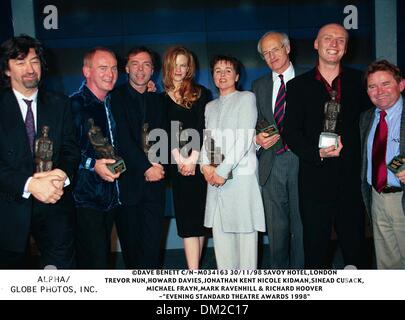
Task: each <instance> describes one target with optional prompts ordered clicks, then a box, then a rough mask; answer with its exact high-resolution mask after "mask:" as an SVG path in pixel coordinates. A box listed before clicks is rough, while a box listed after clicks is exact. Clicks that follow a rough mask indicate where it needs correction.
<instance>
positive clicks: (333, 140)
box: [318, 132, 338, 149]
mask: <svg viewBox="0 0 405 320" xmlns="http://www.w3.org/2000/svg"><path fill="white" fill-rule="evenodd" d="M330 146H335V148H337V147H338V135H337V134H336V133H332V132H322V133H321V135H320V136H319V145H318V147H319V148H321V149H323V148H328V147H330Z"/></svg>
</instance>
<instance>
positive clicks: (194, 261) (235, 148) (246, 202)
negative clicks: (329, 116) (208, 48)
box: [0, 24, 405, 269]
mask: <svg viewBox="0 0 405 320" xmlns="http://www.w3.org/2000/svg"><path fill="white" fill-rule="evenodd" d="M347 45H348V33H347V31H346V30H345V29H344V28H343V27H342V26H340V25H338V24H328V25H325V26H323V27H322V28H321V29H320V30H319V32H318V35H317V37H316V39H315V41H314V48H315V49H316V50H317V51H318V62H317V65H316V67H315V68H314V69H312V70H310V71H309V72H306V73H302V72H300V70H297V69H294V66H293V65H292V63H291V61H290V59H289V53H290V51H291V46H290V42H289V39H288V36H287V35H286V34H284V33H281V32H275V31H271V32H268V33H266V34H264V35H263V37H262V38H261V39H260V40H259V42H258V52H259V54H260V55H261V56H262V58H263V59H264V61H265V62H266V64H267V65H268V67H269V68H270V69H271V72H270V73H269V74H267V75H265V76H263V77H262V78H260V79H258V80H256V81H254V82H253V86H252V91H253V92H249V91H239V90H238V81H239V79H240V76H241V63H240V62H239V61H238V60H237V59H236V58H235V57H232V56H227V55H218V56H215V57H214V58H213V59H212V60H211V64H210V69H211V74H212V77H213V81H214V83H215V86H216V87H217V89H218V92H219V97H218V98H217V99H215V100H212V101H210V100H211V94H210V92H209V91H208V90H207V89H206V88H204V87H203V86H201V85H199V84H197V83H196V82H195V73H196V62H195V60H194V59H195V57H194V56H193V54H192V53H191V52H190V51H189V50H188V49H186V48H185V47H182V46H174V47H170V48H169V49H168V50H167V51H166V53H165V54H164V57H163V66H162V70H163V77H162V78H163V86H164V91H165V92H164V93H157V92H156V88H155V85H154V83H153V82H151V81H150V79H151V77H152V75H153V72H154V69H155V66H156V55H155V54H154V53H153V52H152V51H151V50H150V49H148V48H146V47H136V48H133V49H131V50H130V51H129V52H128V55H127V56H126V62H125V71H126V73H127V74H128V82H127V83H125V84H123V85H121V86H119V87H117V88H115V84H116V81H117V79H118V66H117V58H116V56H115V53H114V52H113V51H111V50H110V49H108V48H104V47H97V48H94V49H92V50H90V51H89V52H87V53H86V54H85V56H84V59H83V69H82V70H83V75H84V77H85V81H84V82H83V84H82V86H81V87H80V89H79V90H78V91H77V92H76V93H74V94H73V95H72V96H71V97H70V98H69V99H68V98H66V97H64V96H62V95H57V94H54V93H50V92H47V91H46V90H44V89H43V88H42V87H41V86H40V81H41V74H42V71H43V70H44V67H45V60H44V57H43V49H42V47H41V45H40V43H39V42H38V41H37V40H35V39H33V38H30V37H28V36H20V37H14V38H12V39H10V40H7V41H6V42H4V43H3V44H2V45H1V54H0V59H1V61H0V66H1V70H0V71H1V75H0V76H1V80H2V87H3V89H2V91H1V93H0V108H2V109H3V113H2V114H3V115H4V117H3V118H2V121H1V122H0V128H1V132H2V135H1V138H0V164H1V167H2V170H1V171H0V220H1V223H0V268H21V267H22V265H23V262H24V256H25V254H24V253H25V251H26V248H27V242H28V240H29V235H30V234H32V235H33V237H34V238H35V241H36V243H37V245H38V248H39V251H40V256H41V264H42V265H43V266H46V265H55V266H56V267H57V268H75V267H77V268H81V269H93V268H94V269H106V268H108V267H109V252H110V241H111V231H112V227H113V224H114V223H115V224H116V227H117V233H118V236H119V239H120V244H121V248H122V253H123V258H124V262H125V266H126V267H127V268H131V269H136V268H150V269H151V268H159V267H161V257H160V247H161V241H162V239H161V238H162V225H163V217H164V208H165V180H166V178H168V177H170V181H171V184H172V190H173V200H174V208H175V216H176V224H177V230H178V234H179V236H180V237H181V238H183V242H184V250H185V256H186V261H187V267H188V268H190V269H197V268H199V266H200V260H201V255H202V250H203V246H204V241H205V237H206V235H207V231H208V229H207V228H212V234H213V240H214V249H215V257H216V262H217V267H218V268H219V269H255V268H257V261H258V232H264V231H265V230H266V229H267V234H268V238H269V247H270V267H271V268H304V267H305V268H329V267H331V265H330V263H329V259H328V252H329V243H330V241H329V240H330V238H331V233H332V230H333V229H334V230H335V231H336V234H337V237H338V241H339V245H340V248H341V250H342V254H343V259H344V263H345V264H346V265H355V266H356V267H358V268H364V267H367V266H368V265H367V257H366V248H365V236H364V221H365V219H364V209H363V208H364V205H363V202H362V199H361V191H362V190H363V193H364V195H365V203H366V207H367V208H368V209H369V211H368V212H369V213H370V216H372V217H373V229H374V236H375V243H376V258H377V267H379V268H405V239H404V234H405V217H404V210H403V207H402V204H403V203H405V201H403V200H402V199H403V184H402V183H403V182H405V173H403V172H399V173H397V174H396V175H393V174H390V175H388V180H387V169H386V163H388V162H389V161H390V160H391V158H392V157H393V156H395V155H399V154H405V150H402V149H405V142H404V143H403V141H402V140H404V139H405V138H404V139H402V140H401V139H400V137H401V136H402V135H401V134H400V133H401V131H400V128H401V126H400V124H401V121H402V106H403V99H402V97H401V94H400V93H401V91H402V90H403V88H404V86H405V84H404V82H403V80H402V77H401V75H400V73H399V69H398V68H396V67H395V66H393V65H392V64H390V63H389V62H387V61H379V62H376V63H373V64H372V65H370V66H369V68H368V70H367V73H366V78H365V79H366V82H367V90H365V89H364V85H363V83H362V75H361V73H360V72H358V71H355V70H353V69H350V68H346V67H343V66H342V65H341V59H342V57H343V56H344V54H345V53H346V50H347ZM332 91H333V92H334V94H336V101H337V103H339V104H340V105H341V109H342V110H341V112H340V114H339V117H338V120H337V129H336V131H337V133H338V135H339V138H338V143H337V144H336V145H332V146H330V147H326V148H319V146H318V140H319V134H320V133H321V132H322V131H323V123H324V117H325V114H324V105H325V103H327V102H328V101H329V100H330V99H331V92H332ZM366 93H368V95H369V97H370V98H371V101H372V102H373V104H374V105H375V106H376V108H375V110H377V111H375V112H374V111H373V112H371V111H370V110H373V109H370V102H369V99H368V97H367V94H366ZM393 106H394V107H393ZM392 107H393V108H392ZM391 108H392V109H395V110H396V111H395V112H392V114H391V110H392V109H391ZM380 109H381V110H386V112H387V116H386V118H387V119H388V129H387V124H385V125H384V124H381V121H382V120H381V118H382V117H381V116H380V114H381V113H379V111H378V110H380ZM363 111H365V113H364V114H363V116H362V118H361V122H360V114H361V113H362V112H363ZM384 112H385V111H384ZM378 119H380V120H378ZM359 122H360V127H359ZM258 123H266V125H268V126H269V127H270V126H272V127H273V129H275V130H276V133H275V134H270V133H269V131H266V130H256V127H257V124H258ZM377 123H378V125H377ZM93 124H95V125H96V126H97V127H98V128H99V129H100V131H101V133H102V135H103V137H105V142H106V143H108V144H110V145H111V146H113V147H114V149H115V151H116V153H117V154H118V155H119V156H120V157H121V158H122V159H123V160H124V162H125V168H126V170H125V171H124V172H120V171H114V170H111V165H112V164H114V163H115V161H116V160H114V159H105V158H99V156H98V155H97V152H95V149H94V146H93V144H92V142H91V141H90V138H89V130H90V128H91V126H92V125H93ZM173 124H175V128H177V129H176V130H172V127H173ZM44 125H46V126H49V127H50V130H49V138H50V139H51V141H52V142H53V157H52V160H53V168H54V169H52V170H51V171H47V172H41V173H34V172H35V170H34V161H33V159H34V150H33V141H34V139H33V135H32V132H33V133H34V136H35V131H36V132H40V131H41V130H40V128H42V126H44ZM33 126H34V127H33ZM381 126H382V127H384V128H385V131H384V132H383V133H382V134H381V135H382V138H379V141H380V142H381V141H384V137H385V149H384V147H380V149H379V150H380V151H375V150H374V143H373V139H374V138H373V137H374V133H375V135H376V136H377V135H378V136H379V137H380V130H381V129H380V128H381ZM33 128H34V129H33ZM360 128H361V133H362V134H361V135H360ZM33 130H34V131H33ZM154 130H162V131H164V132H168V133H169V136H168V137H166V140H165V138H164V137H159V139H160V140H159V139H158V140H157V141H154V142H155V145H161V146H162V145H163V146H166V149H167V150H164V149H165V148H160V150H159V152H160V154H155V156H151V151H152V150H153V147H151V141H145V131H147V133H152V132H153V131H154ZM193 132H196V133H197V139H194V140H193ZM387 132H388V133H387ZM226 133H227V134H226ZM384 134H385V136H384ZM183 136H184V137H183ZM387 136H388V139H387ZM182 139H185V140H184V141H183V143H181V140H182ZM375 140H378V139H375ZM387 140H388V145H387ZM173 141H176V143H175V144H173V143H172V142H173ZM196 141H197V142H196ZM375 144H377V142H375ZM167 146H168V147H167ZM377 147H378V146H377ZM377 147H375V148H377ZM381 148H382V149H381ZM371 149H372V150H371ZM381 150H382V151H381ZM166 151H167V154H168V159H167V161H162V159H164V155H163V156H162V153H165V152H166ZM386 151H387V155H386V163H385V162H384V165H385V180H384V176H383V177H382V178H381V177H377V178H375V177H374V175H375V174H376V172H378V173H381V172H382V174H383V175H384V170H383V169H381V167H382V166H381V165H380V167H378V166H377V169H375V167H376V165H375V162H376V160H374V159H375V158H374V155H375V154H378V153H379V152H380V155H379V156H380V158H381V152H382V153H383V154H385V152H386ZM400 151H401V152H400ZM215 152H216V153H219V159H220V160H219V161H214V160H215V159H216V160H218V155H217V156H214V154H215ZM166 158H167V157H166ZM214 158H215V159H214ZM362 159H363V160H362ZM362 163H363V169H362V170H361V166H362ZM404 172H405V171H404ZM362 179H363V181H362ZM375 180H376V181H379V182H380V184H381V183H382V187H381V188H380V186H379V187H377V186H375V183H374V181H375ZM381 181H382V182H381ZM361 186H363V189H362V188H361ZM371 190H372V192H371ZM370 197H371V198H370ZM388 197H389V199H388ZM391 198H392V199H391ZM370 199H372V205H370V201H371V200H370ZM393 201H395V205H394V208H392V207H391V206H392V205H393V203H394V202H393ZM388 205H389V206H388ZM74 207H75V208H74ZM394 212H395V219H394V220H393V218H392V217H391V214H393V213H394ZM381 216H385V218H384V219H381Z"/></svg>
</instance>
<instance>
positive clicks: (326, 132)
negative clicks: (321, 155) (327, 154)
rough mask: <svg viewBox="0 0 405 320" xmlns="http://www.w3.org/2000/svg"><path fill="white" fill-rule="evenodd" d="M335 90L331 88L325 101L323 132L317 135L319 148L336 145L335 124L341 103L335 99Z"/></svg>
mask: <svg viewBox="0 0 405 320" xmlns="http://www.w3.org/2000/svg"><path fill="white" fill-rule="evenodd" d="M336 95H337V92H336V91H335V90H333V91H332V92H331V94H330V97H331V99H330V101H328V102H326V103H325V109H324V113H325V118H324V122H323V132H322V133H321V134H320V136H319V148H327V147H330V146H335V147H336V148H337V147H338V134H337V133H336V124H337V120H338V117H339V113H340V111H341V109H342V108H341V105H340V103H338V102H337V101H336Z"/></svg>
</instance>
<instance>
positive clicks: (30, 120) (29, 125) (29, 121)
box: [23, 99, 35, 152]
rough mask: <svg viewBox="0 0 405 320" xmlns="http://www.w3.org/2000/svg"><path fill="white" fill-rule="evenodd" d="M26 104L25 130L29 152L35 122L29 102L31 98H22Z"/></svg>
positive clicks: (32, 141) (32, 140)
mask: <svg viewBox="0 0 405 320" xmlns="http://www.w3.org/2000/svg"><path fill="white" fill-rule="evenodd" d="M23 100H24V102H25V103H26V104H27V107H28V108H27V115H26V116H25V130H26V132H27V137H28V142H29V144H30V149H31V152H33V150H34V138H35V122H34V113H33V112H32V108H31V104H32V100H27V99H23Z"/></svg>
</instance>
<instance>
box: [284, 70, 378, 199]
mask: <svg viewBox="0 0 405 320" xmlns="http://www.w3.org/2000/svg"><path fill="white" fill-rule="evenodd" d="M287 92H288V94H287V106H286V113H285V118H284V129H285V130H284V138H285V140H286V142H287V144H288V146H289V147H290V148H291V150H292V151H293V152H294V153H295V154H296V155H297V156H298V157H299V161H300V171H299V186H300V199H301V201H304V200H309V201H311V200H312V199H316V200H317V201H331V200H332V201H334V200H336V198H337V197H342V196H343V197H344V194H351V195H353V194H355V193H358V194H359V197H361V195H360V183H361V182H360V164H361V159H360V134H359V118H360V113H361V112H362V111H364V110H365V109H367V108H368V107H369V106H370V104H369V99H368V97H367V94H366V90H365V88H364V85H363V83H362V74H361V72H360V71H357V70H354V69H349V68H343V73H342V79H341V93H342V96H341V106H342V110H341V113H340V115H339V118H338V123H337V133H338V134H339V135H341V138H342V144H343V149H342V151H341V153H340V156H339V157H336V158H326V159H324V161H321V158H320V156H319V148H318V143H319V135H320V133H321V132H322V131H323V121H324V105H325V103H326V102H327V101H329V100H330V97H329V94H328V92H327V90H326V88H325V86H324V84H323V83H322V82H320V81H318V80H316V79H315V69H312V70H311V71H309V72H307V73H304V74H302V75H300V76H298V77H295V78H294V79H292V80H291V81H289V82H288V83H287Z"/></svg>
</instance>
